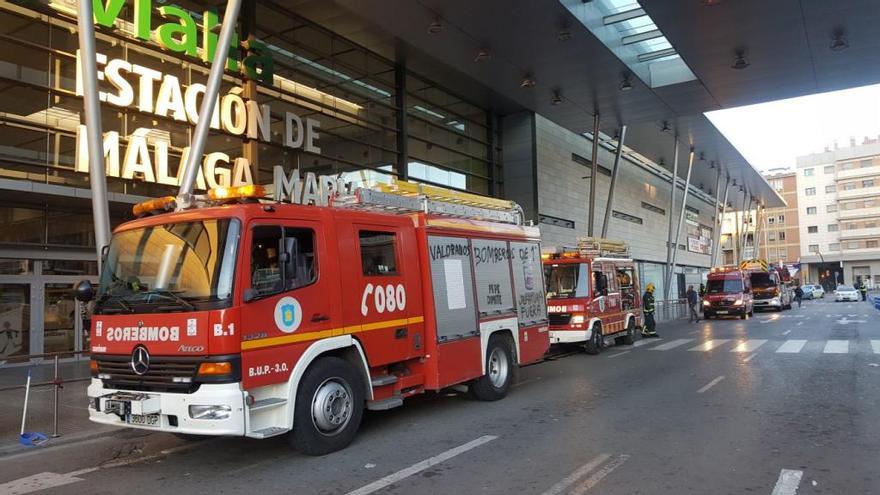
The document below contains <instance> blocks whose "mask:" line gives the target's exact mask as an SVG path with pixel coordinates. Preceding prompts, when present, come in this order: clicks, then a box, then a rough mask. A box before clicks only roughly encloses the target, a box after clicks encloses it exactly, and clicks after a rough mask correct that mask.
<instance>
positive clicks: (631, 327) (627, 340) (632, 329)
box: [615, 317, 636, 345]
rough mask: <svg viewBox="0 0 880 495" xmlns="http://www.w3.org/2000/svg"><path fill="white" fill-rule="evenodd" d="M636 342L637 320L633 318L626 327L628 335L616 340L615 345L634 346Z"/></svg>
mask: <svg viewBox="0 0 880 495" xmlns="http://www.w3.org/2000/svg"><path fill="white" fill-rule="evenodd" d="M635 341H636V319H635V317H632V318H630V319H629V324H628V325H627V326H626V335H624V336H623V337H618V338H617V339H616V340H615V343H617V344H622V345H633V343H635Z"/></svg>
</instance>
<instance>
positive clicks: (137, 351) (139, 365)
mask: <svg viewBox="0 0 880 495" xmlns="http://www.w3.org/2000/svg"><path fill="white" fill-rule="evenodd" d="M131 369H132V371H134V372H135V373H137V374H138V375H143V374H145V373H146V372H147V371H149V369H150V353H149V352H147V348H146V347H144V346H142V345H139V346H137V347H135V348H134V351H132V353H131Z"/></svg>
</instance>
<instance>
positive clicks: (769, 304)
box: [752, 297, 782, 309]
mask: <svg viewBox="0 0 880 495" xmlns="http://www.w3.org/2000/svg"><path fill="white" fill-rule="evenodd" d="M752 305H754V307H755V308H776V309H782V301H781V300H780V299H779V298H778V297H774V298H773V299H755V300H753V301H752Z"/></svg>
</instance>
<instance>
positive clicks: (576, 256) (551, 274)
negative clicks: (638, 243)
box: [543, 238, 642, 354]
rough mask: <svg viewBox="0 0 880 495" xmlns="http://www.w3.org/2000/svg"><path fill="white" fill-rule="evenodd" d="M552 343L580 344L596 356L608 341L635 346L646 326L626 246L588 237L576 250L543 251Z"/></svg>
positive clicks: (633, 268)
mask: <svg viewBox="0 0 880 495" xmlns="http://www.w3.org/2000/svg"><path fill="white" fill-rule="evenodd" d="M543 257H544V277H545V279H546V284H547V312H548V314H549V319H550V343H551V344H570V343H573V344H582V345H584V346H585V348H586V350H587V352H588V353H590V354H598V353H599V352H601V350H602V348H603V347H605V345H606V342H607V341H610V340H611V339H613V340H614V341H615V343H617V344H624V345H630V344H632V343H633V342H634V339H635V333H636V328H640V327H641V324H642V320H641V318H642V311H641V295H640V291H639V287H638V275H637V273H636V268H635V263H634V262H633V260H632V259H630V258H629V257H628V250H627V248H626V245H625V244H623V243H621V242H616V241H608V240H605V239H595V238H584V239H581V240H580V241H579V245H578V248H577V249H560V250H557V252H554V253H545V254H544V255H543Z"/></svg>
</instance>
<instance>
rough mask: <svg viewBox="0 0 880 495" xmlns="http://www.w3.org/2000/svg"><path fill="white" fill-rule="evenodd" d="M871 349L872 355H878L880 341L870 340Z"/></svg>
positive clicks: (879, 352)
mask: <svg viewBox="0 0 880 495" xmlns="http://www.w3.org/2000/svg"><path fill="white" fill-rule="evenodd" d="M871 348H872V349H874V354H880V340H872V341H871Z"/></svg>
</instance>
